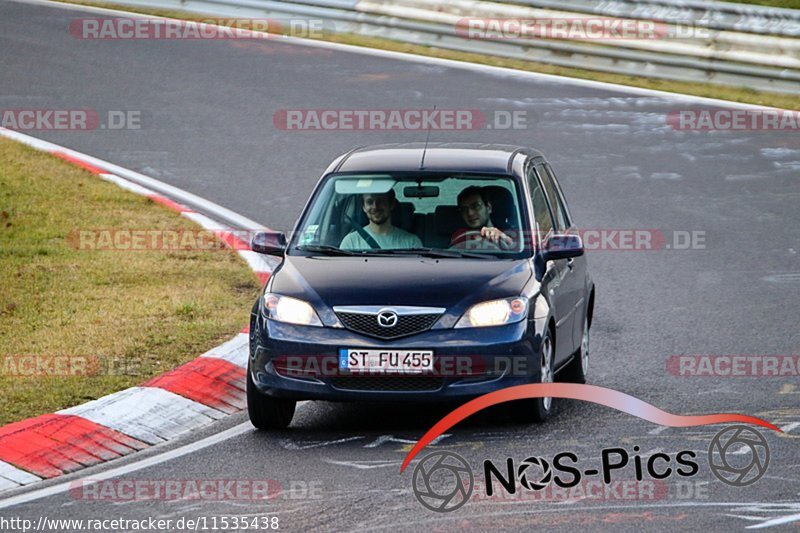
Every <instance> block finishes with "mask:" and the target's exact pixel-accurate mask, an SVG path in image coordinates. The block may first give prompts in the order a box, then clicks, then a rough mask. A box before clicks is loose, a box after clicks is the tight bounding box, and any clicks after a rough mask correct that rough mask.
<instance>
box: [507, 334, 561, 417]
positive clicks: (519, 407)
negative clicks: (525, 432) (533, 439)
mask: <svg viewBox="0 0 800 533" xmlns="http://www.w3.org/2000/svg"><path fill="white" fill-rule="evenodd" d="M541 346H542V348H541V358H542V360H541V364H540V370H539V383H552V382H553V363H554V360H555V346H553V342H552V336H551V335H550V329H549V328H548V330H547V333H545V335H544V338H542V345H541ZM545 359H547V363H545ZM545 369H547V371H545ZM507 410H508V415H509V416H510V417H511V420H513V421H514V422H516V423H518V424H530V423H532V422H537V423H539V422H544V421H545V420H547V419H548V418H550V414H551V413H552V412H553V399H552V398H530V399H527V400H515V401H513V402H509V403H508V407H507Z"/></svg>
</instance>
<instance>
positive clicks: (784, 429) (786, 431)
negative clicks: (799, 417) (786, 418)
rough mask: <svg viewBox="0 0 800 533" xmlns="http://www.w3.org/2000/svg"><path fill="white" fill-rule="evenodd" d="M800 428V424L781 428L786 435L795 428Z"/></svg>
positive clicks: (794, 423) (795, 423) (793, 423)
mask: <svg viewBox="0 0 800 533" xmlns="http://www.w3.org/2000/svg"><path fill="white" fill-rule="evenodd" d="M798 426H800V422H792V423H791V424H786V425H785V426H783V427H781V431H783V432H784V433H789V432H790V431H791V430H793V429H794V428H796V427H798Z"/></svg>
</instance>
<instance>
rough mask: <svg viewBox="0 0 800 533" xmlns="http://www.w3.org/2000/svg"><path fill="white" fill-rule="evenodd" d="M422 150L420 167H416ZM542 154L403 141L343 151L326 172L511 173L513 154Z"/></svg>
mask: <svg viewBox="0 0 800 533" xmlns="http://www.w3.org/2000/svg"><path fill="white" fill-rule="evenodd" d="M423 150H425V161H424V166H423V167H422V168H421V169H420V163H421V162H422V153H423ZM520 153H521V154H525V155H527V156H530V157H544V156H543V155H542V153H541V152H538V151H537V150H533V149H531V148H524V147H521V146H513V145H506V144H479V143H428V145H427V149H426V148H425V143H421V142H420V143H405V144H382V145H377V146H365V147H361V148H356V149H355V150H353V151H351V152H349V153H347V154H345V155H344V156H342V157H341V158H339V160H338V161H337V163H336V164H335V165H333V168H331V169H329V172H371V171H394V172H403V171H419V170H423V171H425V172H486V173H492V174H511V173H512V172H511V163H512V162H513V160H514V156H515V155H517V154H520Z"/></svg>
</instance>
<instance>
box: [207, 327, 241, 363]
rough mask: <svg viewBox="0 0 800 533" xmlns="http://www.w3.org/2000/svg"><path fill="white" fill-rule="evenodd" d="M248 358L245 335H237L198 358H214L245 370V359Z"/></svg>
mask: <svg viewBox="0 0 800 533" xmlns="http://www.w3.org/2000/svg"><path fill="white" fill-rule="evenodd" d="M249 356H250V339H249V335H248V334H247V333H239V334H238V335H236V336H235V337H234V338H232V339H231V340H229V341H228V342H225V343H223V344H220V345H219V346H217V347H216V348H212V349H210V350H209V351H207V352H206V353H204V354H203V355H201V356H200V357H216V358H217V359H224V360H225V361H228V362H229V363H233V364H234V365H236V366H240V367H242V368H247V358H248V357H249Z"/></svg>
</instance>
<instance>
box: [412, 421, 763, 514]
mask: <svg viewBox="0 0 800 533" xmlns="http://www.w3.org/2000/svg"><path fill="white" fill-rule="evenodd" d="M634 450H635V451H638V446H636V447H634ZM769 455H770V454H769V446H768V445H767V440H766V439H765V438H764V436H763V435H762V434H761V433H760V432H758V431H756V430H755V429H752V428H750V427H748V426H745V425H735V426H730V427H727V428H725V429H723V430H722V431H720V432H719V433H717V434H716V435H715V436H714V438H713V439H712V440H711V444H710V446H709V447H708V465H709V467H710V469H711V472H712V474H714V476H715V477H716V478H717V479H719V480H720V481H722V482H723V483H725V484H727V485H731V486H735V487H745V486H748V485H752V484H753V483H755V482H756V481H758V480H759V479H761V477H762V476H763V475H764V474H765V473H766V471H767V468H768V467H769ZM695 457H696V454H695V453H694V452H692V451H688V450H687V451H682V452H679V453H678V454H677V463H676V464H671V459H670V457H669V456H668V455H666V454H654V455H653V456H650V458H648V459H646V460H645V459H644V458H642V457H639V456H638V455H634V456H633V463H634V464H635V466H636V478H637V479H638V480H639V481H641V480H642V479H644V477H645V476H644V474H645V473H646V474H647V475H648V476H649V477H651V478H653V479H665V478H667V477H669V476H671V475H673V474H677V475H679V476H684V477H691V476H694V475H696V474H697V472H698V471H699V465H698V464H697V462H696V461H694V458H695ZM577 459H578V458H577V456H575V454H572V453H561V454H558V455H556V456H555V457H554V458H553V460H550V461H548V460H546V459H543V458H541V457H528V458H527V459H525V460H524V461H522V462H521V463H519V465H518V467H517V468H514V466H513V459H511V458H509V459H508V460H507V463H508V464H507V467H508V468H507V474H508V475H507V476H506V478H503V477H502V475H501V472H502V471H503V470H502V469H499V468H498V467H497V466H496V465H494V463H492V462H491V461H489V460H486V461H484V478H485V479H484V483H483V486H484V487H485V490H486V491H487V495H491V493H492V491H493V488H492V487H493V480H492V477H493V476H492V474H495V477H497V478H498V479H499V480H500V482H499V485H500V488H501V489H502V490H505V491H506V492H508V493H511V494H513V493H514V492H515V491H516V490H517V485H519V486H520V487H521V488H522V489H524V490H528V491H541V490H543V489H545V488H547V487H548V486H549V485H550V484H551V483H553V482H554V483H555V484H556V485H558V486H559V487H562V488H565V487H572V486H575V485H577V484H578V483H580V481H581V478H582V477H590V476H594V475H597V476H598V477H602V479H603V482H604V483H606V484H609V483H611V481H612V477H613V472H614V471H615V470H619V469H622V468H624V467H625V466H626V465H628V463H629V460H628V459H629V458H628V453H627V451H625V450H624V449H622V448H610V449H608V450H603V461H602V465H601V468H600V469H586V470H581V469H579V468H577ZM514 475H515V479H512V477H513V476H514ZM474 487H475V475H474V473H473V471H472V468H471V467H470V466H469V464H468V463H467V461H466V460H465V459H464V458H463V457H461V456H460V455H458V454H456V453H453V452H449V451H437V452H433V453H431V454H429V455H427V456H425V458H423V459H422V460H421V461H420V462H419V463H417V465H416V467H415V468H414V474H413V476H412V488H413V491H414V496H416V498H417V501H419V502H420V503H421V504H422V505H423V506H425V507H426V508H428V509H430V510H431V511H436V512H441V513H446V512H450V511H455V510H456V509H458V508H460V507H462V506H463V505H464V504H466V503H467V501H469V499H470V497H471V496H472V493H473V490H474Z"/></svg>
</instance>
